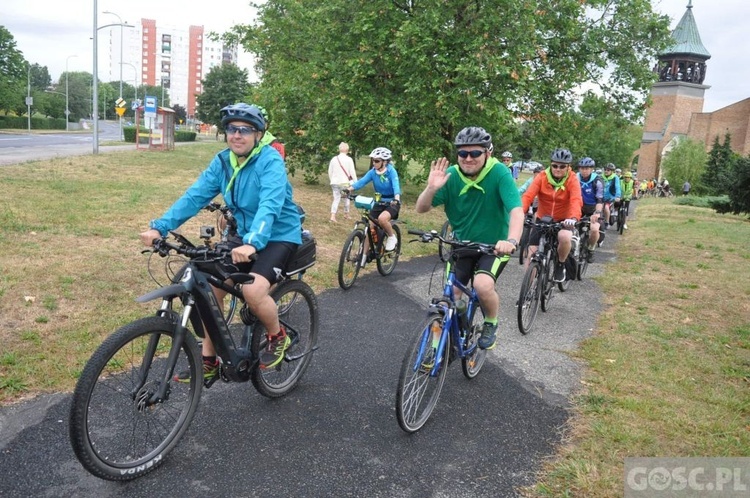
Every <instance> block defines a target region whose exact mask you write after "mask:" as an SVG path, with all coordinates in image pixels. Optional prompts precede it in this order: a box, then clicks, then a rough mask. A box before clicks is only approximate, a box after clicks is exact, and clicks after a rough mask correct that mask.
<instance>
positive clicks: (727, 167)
mask: <svg viewBox="0 0 750 498" xmlns="http://www.w3.org/2000/svg"><path fill="white" fill-rule="evenodd" d="M731 138H732V137H731V135H730V134H729V133H728V132H727V134H726V135H724V144H723V145H719V137H718V136H716V137H714V143H713V146H712V147H711V151H710V152H709V153H708V163H707V164H706V170H705V171H704V173H703V175H702V176H701V181H700V184H699V186H698V192H699V193H705V194H708V195H726V194H727V193H729V190H730V189H731V188H732V186H733V185H734V177H733V174H732V161H733V159H734V157H735V154H734V152H732V146H731Z"/></svg>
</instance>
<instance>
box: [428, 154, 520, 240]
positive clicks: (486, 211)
mask: <svg viewBox="0 0 750 498" xmlns="http://www.w3.org/2000/svg"><path fill="white" fill-rule="evenodd" d="M500 166H505V165H504V164H502V163H501V162H499V161H498V160H497V159H495V158H494V157H491V158H490V159H488V160H487V164H486V165H485V167H484V169H482V171H481V172H480V173H479V175H478V177H477V179H476V180H475V181H472V180H470V179H468V178H466V177H465V176H464V175H463V174H461V171H460V170H459V168H458V166H456V165H453V166H451V167H450V168H448V172H449V173H450V174H451V175H450V177H449V178H448V181H447V182H446V184H445V185H443V186H442V187H441V188H440V190H438V191H437V193H436V194H435V197H433V199H432V205H433V206H434V207H437V206H441V205H443V206H444V209H445V214H446V216H447V217H448V220H450V222H451V226H452V227H453V230H454V232H455V236H456V238H457V239H458V240H470V241H472V242H482V243H484V244H495V243H496V242H497V241H498V240H505V239H507V238H508V223H509V222H510V214H509V213H510V211H511V210H512V209H513V208H517V207H521V196H520V195H519V194H518V187H517V186H516V182H515V180H513V175H512V174H511V172H510V170H509V169H508V168H506V167H500Z"/></svg>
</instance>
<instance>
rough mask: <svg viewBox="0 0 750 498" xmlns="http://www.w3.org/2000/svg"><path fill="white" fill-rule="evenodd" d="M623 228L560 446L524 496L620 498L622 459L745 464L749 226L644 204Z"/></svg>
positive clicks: (749, 442) (749, 416) (749, 433)
mask: <svg viewBox="0 0 750 498" xmlns="http://www.w3.org/2000/svg"><path fill="white" fill-rule="evenodd" d="M628 227H629V228H630V229H629V230H628V232H626V233H625V235H624V236H623V237H621V238H620V242H619V243H618V246H617V259H616V260H615V261H614V262H612V263H609V264H608V265H607V268H606V273H605V275H603V276H602V277H600V278H599V283H600V285H601V287H602V290H603V292H604V299H605V303H606V307H605V310H604V312H603V313H602V314H601V315H600V317H599V320H598V325H597V329H596V332H595V334H594V336H593V337H592V338H590V339H589V340H587V341H585V342H584V343H583V344H581V348H580V350H579V351H577V352H576V357H577V358H579V359H580V360H581V361H582V362H583V363H584V364H585V365H587V368H586V370H585V375H584V379H583V380H582V385H583V388H582V389H581V391H580V393H579V394H578V396H576V397H575V398H574V407H575V408H574V413H573V417H572V419H571V421H570V423H569V426H568V431H567V432H568V433H567V435H566V439H567V444H565V445H564V446H562V447H560V449H559V452H558V454H557V456H556V458H555V459H554V460H553V461H552V462H550V463H549V464H548V465H547V466H546V467H545V469H544V471H543V472H542V473H541V475H540V482H539V483H538V484H537V485H536V486H534V487H531V488H528V489H526V490H524V491H525V493H526V494H527V495H529V496H555V497H557V496H586V497H599V496H601V497H610V496H620V495H621V494H622V486H623V481H622V479H623V477H622V476H623V465H624V458H626V457H651V456H683V457H693V456H750V394H749V393H750V341H749V340H748V337H749V336H750V326H748V322H749V320H748V318H749V317H750V308H749V307H748V299H747V298H748V295H750V278H748V276H750V265H748V258H747V255H748V254H749V253H750V247H749V246H748V245H747V241H748V240H750V223H749V222H748V221H747V220H746V219H744V218H741V217H736V216H727V215H718V214H716V213H714V212H713V211H711V210H709V209H705V208H696V207H692V206H683V205H678V204H676V203H673V202H670V201H668V200H664V199H648V200H641V201H639V202H638V207H637V218H635V219H633V220H629V221H628Z"/></svg>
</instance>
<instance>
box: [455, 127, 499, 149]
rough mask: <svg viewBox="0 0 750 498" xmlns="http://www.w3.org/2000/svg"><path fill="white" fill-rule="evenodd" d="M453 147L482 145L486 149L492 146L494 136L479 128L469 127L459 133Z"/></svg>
mask: <svg viewBox="0 0 750 498" xmlns="http://www.w3.org/2000/svg"><path fill="white" fill-rule="evenodd" d="M453 145H455V146H456V147H461V146H464V145H481V146H482V147H484V148H485V149H489V148H490V147H491V146H492V135H490V134H489V133H487V131H486V130H485V129H484V128H480V127H479V126H468V127H466V128H464V129H463V130H461V131H459V132H458V135H456V140H455V141H454V143H453Z"/></svg>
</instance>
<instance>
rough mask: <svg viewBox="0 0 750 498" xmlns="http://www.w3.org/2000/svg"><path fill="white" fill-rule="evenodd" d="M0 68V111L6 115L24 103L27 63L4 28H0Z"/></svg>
mask: <svg viewBox="0 0 750 498" xmlns="http://www.w3.org/2000/svg"><path fill="white" fill-rule="evenodd" d="M0 67H2V68H3V69H2V76H0V110H2V111H5V112H6V114H7V113H8V112H9V111H13V110H15V109H16V108H17V107H18V106H19V104H23V103H24V102H25V97H26V81H27V76H28V74H27V69H28V63H27V62H26V60H25V59H24V58H23V54H22V53H21V51H20V50H18V49H17V48H16V40H15V39H14V38H13V35H12V34H11V33H10V31H8V30H7V29H6V28H5V26H0ZM25 111H26V109H25V107H24V112H25Z"/></svg>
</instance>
